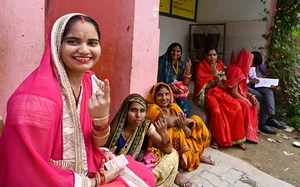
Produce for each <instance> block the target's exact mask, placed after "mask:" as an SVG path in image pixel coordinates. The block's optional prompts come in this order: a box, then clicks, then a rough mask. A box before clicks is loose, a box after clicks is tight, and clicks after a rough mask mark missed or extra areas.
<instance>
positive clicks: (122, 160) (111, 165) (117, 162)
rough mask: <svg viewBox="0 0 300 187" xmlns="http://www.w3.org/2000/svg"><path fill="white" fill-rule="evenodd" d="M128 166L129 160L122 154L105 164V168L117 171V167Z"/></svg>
mask: <svg viewBox="0 0 300 187" xmlns="http://www.w3.org/2000/svg"><path fill="white" fill-rule="evenodd" d="M127 164H128V160H127V159H126V157H125V156H124V155H123V154H122V155H119V156H117V157H114V158H113V159H112V160H110V161H108V162H105V164H104V166H105V168H106V169H107V170H111V169H115V168H117V167H122V166H126V165H127Z"/></svg>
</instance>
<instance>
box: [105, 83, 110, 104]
mask: <svg viewBox="0 0 300 187" xmlns="http://www.w3.org/2000/svg"><path fill="white" fill-rule="evenodd" d="M104 99H106V100H110V86H109V81H108V79H105V80H104Z"/></svg>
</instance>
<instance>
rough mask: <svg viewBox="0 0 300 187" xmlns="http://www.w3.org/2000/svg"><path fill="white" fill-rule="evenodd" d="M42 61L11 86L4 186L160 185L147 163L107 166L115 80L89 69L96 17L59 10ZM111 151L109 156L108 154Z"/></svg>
mask: <svg viewBox="0 0 300 187" xmlns="http://www.w3.org/2000/svg"><path fill="white" fill-rule="evenodd" d="M48 39H49V41H48V42H47V45H46V49H45V52H44V55H43V57H42V60H41V63H40V65H39V67H38V68H37V69H36V70H35V71H34V72H32V73H31V74H30V75H29V76H28V77H27V78H26V79H25V81H24V82H23V83H22V84H21V85H20V86H19V87H18V88H17V90H16V91H15V92H14V93H13V95H12V96H11V98H10V99H9V101H8V104H7V118H6V123H5V127H4V129H3V134H2V137H1V139H0V150H1V152H0V161H1V164H0V165H1V167H0V186H2V187H4V186H92V187H94V186H100V185H101V186H133V185H136V186H155V177H154V175H153V173H152V171H151V170H150V169H148V168H147V167H145V166H144V165H143V164H142V163H138V162H136V161H134V159H133V158H131V157H129V156H128V157H126V158H127V160H128V161H129V164H127V166H121V167H117V168H116V169H112V170H109V171H107V170H106V169H104V166H103V165H104V162H106V161H108V160H109V159H112V157H114V155H112V154H111V152H109V151H108V150H107V149H106V150H102V149H99V147H101V146H103V145H104V144H105V143H106V141H107V138H108V137H109V133H110V127H109V121H108V117H109V107H110V88H109V82H108V80H105V81H104V82H102V81H100V80H98V79H97V77H96V76H95V75H94V74H93V73H92V72H91V71H89V69H91V68H92V67H93V66H94V65H95V64H96V63H97V61H98V60H99V58H100V55H101V46H100V42H99V41H100V31H99V28H98V25H97V23H96V22H95V21H94V20H93V19H91V18H89V17H87V16H85V15H82V14H67V15H65V16H62V17H61V18H59V19H58V20H57V21H56V22H55V24H54V26H53V28H52V30H51V34H50V36H49V37H48ZM107 154H108V155H110V156H107Z"/></svg>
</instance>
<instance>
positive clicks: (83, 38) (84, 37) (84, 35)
mask: <svg viewBox="0 0 300 187" xmlns="http://www.w3.org/2000/svg"><path fill="white" fill-rule="evenodd" d="M82 40H84V41H85V40H86V33H83V36H82Z"/></svg>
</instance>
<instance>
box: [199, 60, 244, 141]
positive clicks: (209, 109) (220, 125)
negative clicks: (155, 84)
mask: <svg viewBox="0 0 300 187" xmlns="http://www.w3.org/2000/svg"><path fill="white" fill-rule="evenodd" d="M223 69H224V64H223V62H222V61H220V60H218V61H217V70H218V71H222V70H223ZM212 79H213V75H212V74H211V65H210V64H209V63H208V62H207V60H206V59H204V60H202V61H201V62H199V63H198V64H197V66H196V76H195V81H194V84H195V89H194V99H196V100H199V99H201V100H202V101H201V102H202V103H203V104H204V110H205V113H206V116H207V118H208V120H209V127H210V131H211V134H212V137H213V139H214V140H215V141H216V142H217V143H218V144H219V145H221V146H232V145H235V144H240V143H243V142H244V141H245V140H246V139H245V129H244V125H243V123H242V121H243V114H242V109H241V106H240V104H239V102H237V101H236V100H235V99H233V98H232V97H231V96H230V95H228V94H227V93H226V92H225V91H223V90H222V89H221V88H220V87H219V86H214V87H212V88H209V89H206V88H205V87H206V84H207V83H208V82H209V81H210V80H212ZM201 90H202V91H204V93H205V95H204V97H203V98H197V97H201V96H200V95H199V93H200V91H201Z"/></svg>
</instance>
